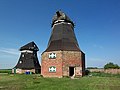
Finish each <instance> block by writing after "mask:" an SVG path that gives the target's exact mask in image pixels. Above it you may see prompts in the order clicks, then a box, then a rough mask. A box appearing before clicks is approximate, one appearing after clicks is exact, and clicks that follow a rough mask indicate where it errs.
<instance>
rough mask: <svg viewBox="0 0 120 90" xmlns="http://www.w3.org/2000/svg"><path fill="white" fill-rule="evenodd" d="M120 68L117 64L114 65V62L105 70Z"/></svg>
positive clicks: (106, 66) (108, 64)
mask: <svg viewBox="0 0 120 90" xmlns="http://www.w3.org/2000/svg"><path fill="white" fill-rule="evenodd" d="M119 68H120V67H119V66H118V65H117V64H114V63H112V62H109V63H107V64H106V65H105V66H104V69H119Z"/></svg>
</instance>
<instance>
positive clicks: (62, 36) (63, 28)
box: [45, 24, 80, 51]
mask: <svg viewBox="0 0 120 90" xmlns="http://www.w3.org/2000/svg"><path fill="white" fill-rule="evenodd" d="M57 50H62V51H80V48H79V45H78V42H77V39H76V36H75V33H74V29H73V27H71V25H69V24H58V25H55V26H54V28H53V30H52V33H51V37H50V40H49V43H48V47H47V49H46V50H45V51H57Z"/></svg>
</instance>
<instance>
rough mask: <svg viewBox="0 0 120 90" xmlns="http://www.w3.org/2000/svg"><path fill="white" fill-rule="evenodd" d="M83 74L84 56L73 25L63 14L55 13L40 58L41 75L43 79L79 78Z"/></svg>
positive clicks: (60, 12)
mask: <svg viewBox="0 0 120 90" xmlns="http://www.w3.org/2000/svg"><path fill="white" fill-rule="evenodd" d="M84 73H85V54H84V53H83V52H82V51H81V50H80V48H79V45H78V42H77V39H76V36H75V33H74V23H73V22H72V21H71V20H70V18H69V17H68V16H67V15H66V14H65V13H63V12H62V11H57V12H56V14H55V15H54V16H53V20H52V32H51V36H50V39H49V42H48V46H47V49H46V50H45V51H44V52H43V53H42V56H41V74H42V75H43V76H44V77H63V76H77V77H81V76H83V75H84Z"/></svg>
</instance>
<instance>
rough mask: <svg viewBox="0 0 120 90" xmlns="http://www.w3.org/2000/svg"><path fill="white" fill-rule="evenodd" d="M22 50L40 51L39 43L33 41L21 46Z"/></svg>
mask: <svg viewBox="0 0 120 90" xmlns="http://www.w3.org/2000/svg"><path fill="white" fill-rule="evenodd" d="M22 50H31V51H39V49H38V47H37V45H36V44H35V43H34V42H33V41H32V42H30V43H28V44H26V45H24V46H22V47H21V48H20V51H22Z"/></svg>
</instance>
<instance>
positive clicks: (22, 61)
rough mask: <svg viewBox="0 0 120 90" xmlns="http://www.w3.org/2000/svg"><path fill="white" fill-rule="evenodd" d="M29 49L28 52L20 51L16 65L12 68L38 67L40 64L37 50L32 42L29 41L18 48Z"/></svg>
mask: <svg viewBox="0 0 120 90" xmlns="http://www.w3.org/2000/svg"><path fill="white" fill-rule="evenodd" d="M24 50H30V51H32V53H30V52H27V51H26V52H21V55H20V58H19V60H18V63H17V65H16V66H15V67H14V68H19V69H40V64H39V61H38V58H37V51H38V50H39V49H38V47H37V45H36V44H35V43H34V42H30V43H28V44H26V45H24V46H22V47H21V48H20V51H24Z"/></svg>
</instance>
